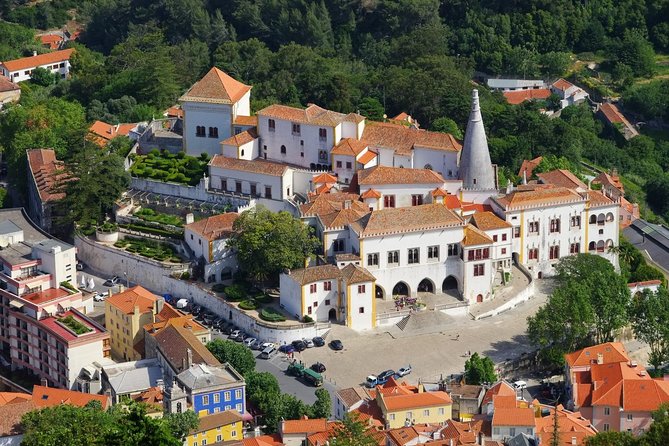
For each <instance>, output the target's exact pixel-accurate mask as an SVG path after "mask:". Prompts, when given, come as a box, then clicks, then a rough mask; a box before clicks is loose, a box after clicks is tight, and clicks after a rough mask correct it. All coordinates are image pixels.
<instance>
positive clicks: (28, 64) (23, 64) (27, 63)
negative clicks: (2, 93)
mask: <svg viewBox="0 0 669 446" xmlns="http://www.w3.org/2000/svg"><path fill="white" fill-rule="evenodd" d="M73 52H74V49H72V48H70V49H67V50H61V51H54V52H52V53H45V54H38V55H37V56H30V57H23V58H21V59H14V60H7V61H5V62H2V63H1V64H2V65H4V66H5V68H6V69H7V70H8V71H10V72H13V71H19V70H25V69H27V68H35V67H41V66H42V65H48V64H54V63H57V62H63V61H66V60H69V59H70V56H72V53H73Z"/></svg>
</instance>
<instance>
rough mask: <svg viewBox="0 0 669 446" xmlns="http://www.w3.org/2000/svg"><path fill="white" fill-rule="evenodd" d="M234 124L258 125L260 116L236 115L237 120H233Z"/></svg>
mask: <svg viewBox="0 0 669 446" xmlns="http://www.w3.org/2000/svg"><path fill="white" fill-rule="evenodd" d="M232 123H233V124H234V125H240V126H249V127H257V126H258V117H257V116H240V115H237V116H235V120H234V121H233V122H232Z"/></svg>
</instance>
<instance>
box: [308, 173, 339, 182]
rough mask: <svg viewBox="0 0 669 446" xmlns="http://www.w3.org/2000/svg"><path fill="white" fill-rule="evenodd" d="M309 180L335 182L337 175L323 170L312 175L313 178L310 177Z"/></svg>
mask: <svg viewBox="0 0 669 446" xmlns="http://www.w3.org/2000/svg"><path fill="white" fill-rule="evenodd" d="M311 182H312V183H314V184H328V183H336V182H337V177H335V176H334V175H330V174H329V173H327V172H323V173H321V174H318V175H314V176H313V178H312V179H311Z"/></svg>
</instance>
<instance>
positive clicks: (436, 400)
mask: <svg viewBox="0 0 669 446" xmlns="http://www.w3.org/2000/svg"><path fill="white" fill-rule="evenodd" d="M381 398H382V399H383V402H384V404H385V406H386V408H387V409H388V410H389V411H392V412H394V411H397V410H405V409H416V408H420V407H432V406H447V405H450V404H453V400H451V397H450V396H449V395H448V393H446V392H442V391H433V392H421V393H410V394H408V395H405V394H389V395H382V396H381Z"/></svg>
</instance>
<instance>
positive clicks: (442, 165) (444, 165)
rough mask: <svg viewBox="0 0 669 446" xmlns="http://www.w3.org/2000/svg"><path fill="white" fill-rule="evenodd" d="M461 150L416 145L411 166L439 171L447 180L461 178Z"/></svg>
mask: <svg viewBox="0 0 669 446" xmlns="http://www.w3.org/2000/svg"><path fill="white" fill-rule="evenodd" d="M459 163H460V152H457V151H446V150H435V149H430V148H427V147H420V146H415V147H414V149H413V151H412V157H411V167H413V168H414V169H430V170H434V171H435V172H439V173H440V174H441V176H443V177H444V179H446V180H455V179H457V178H459V176H458V175H459V174H460V172H459V168H458V165H459Z"/></svg>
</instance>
